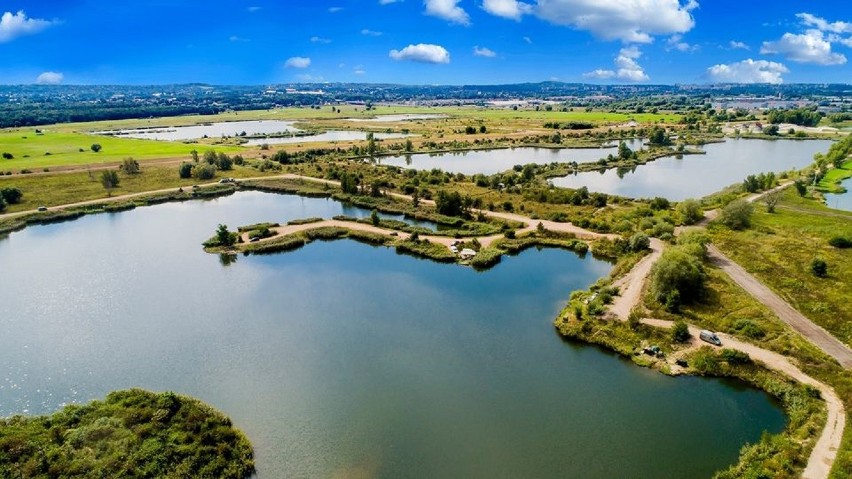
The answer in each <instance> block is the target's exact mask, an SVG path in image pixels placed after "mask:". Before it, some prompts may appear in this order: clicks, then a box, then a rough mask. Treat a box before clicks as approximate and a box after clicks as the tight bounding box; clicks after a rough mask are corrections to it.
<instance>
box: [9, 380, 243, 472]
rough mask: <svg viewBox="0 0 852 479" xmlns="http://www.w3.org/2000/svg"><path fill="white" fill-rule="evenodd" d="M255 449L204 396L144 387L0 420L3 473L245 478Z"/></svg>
mask: <svg viewBox="0 0 852 479" xmlns="http://www.w3.org/2000/svg"><path fill="white" fill-rule="evenodd" d="M253 473H254V458H253V452H252V447H251V445H250V443H249V441H248V439H246V437H245V436H244V435H243V434H242V433H241V432H240V431H238V430H237V429H235V428H234V427H233V425H232V424H231V421H230V419H228V418H227V417H225V416H224V415H222V414H221V413H220V412H218V411H216V410H214V409H212V408H210V407H209V406H206V405H204V404H203V403H201V402H200V401H198V400H195V399H191V398H188V397H185V396H180V395H177V394H173V393H168V392H167V393H160V394H157V393H152V392H147V391H142V390H139V389H132V390H128V391H117V392H113V393H110V394H109V395H108V396H107V397H106V399H105V400H103V401H94V402H92V403H90V404H87V405H85V406H78V405H71V406H67V407H65V408H64V409H62V410H60V411H58V412H57V413H55V414H53V415H51V416H41V417H23V416H13V417H11V418H7V419H0V477H8V478H13V477H14V478H17V477H27V478H51V479H63V478H89V477H127V478H155V477H165V478H179V477H216V478H235V479H242V478H245V477H249V476H251V475H252V474H253Z"/></svg>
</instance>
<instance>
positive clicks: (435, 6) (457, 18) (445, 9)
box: [423, 0, 470, 25]
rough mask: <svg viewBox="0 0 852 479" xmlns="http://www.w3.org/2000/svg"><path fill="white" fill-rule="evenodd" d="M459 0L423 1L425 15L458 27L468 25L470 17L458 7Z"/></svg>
mask: <svg viewBox="0 0 852 479" xmlns="http://www.w3.org/2000/svg"><path fill="white" fill-rule="evenodd" d="M460 1H461V0H423V4H424V5H425V6H426V14H427V15H432V16H433V17H438V18H443V19H444V20H449V21H451V22H453V23H458V24H460V25H470V15H468V14H467V12H466V11H464V9H463V8H461V7H460V6H458V3H459V2H460Z"/></svg>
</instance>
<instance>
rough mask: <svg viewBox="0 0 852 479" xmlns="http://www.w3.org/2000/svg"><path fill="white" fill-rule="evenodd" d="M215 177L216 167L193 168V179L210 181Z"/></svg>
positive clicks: (202, 166)
mask: <svg viewBox="0 0 852 479" xmlns="http://www.w3.org/2000/svg"><path fill="white" fill-rule="evenodd" d="M215 176H216V167H215V166H213V165H209V164H207V165H199V166H198V167H196V168H195V177H196V178H198V179H199V180H211V179H213V177H215Z"/></svg>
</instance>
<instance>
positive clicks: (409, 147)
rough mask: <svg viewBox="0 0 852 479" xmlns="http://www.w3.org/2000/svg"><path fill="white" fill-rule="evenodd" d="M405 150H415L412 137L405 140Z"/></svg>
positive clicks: (409, 151)
mask: <svg viewBox="0 0 852 479" xmlns="http://www.w3.org/2000/svg"><path fill="white" fill-rule="evenodd" d="M405 151H406V152H408V153H411V152H412V151H414V143H412V142H411V139H410V138H409V139H407V140H405Z"/></svg>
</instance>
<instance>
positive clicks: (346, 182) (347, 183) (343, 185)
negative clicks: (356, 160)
mask: <svg viewBox="0 0 852 479" xmlns="http://www.w3.org/2000/svg"><path fill="white" fill-rule="evenodd" d="M340 189H341V190H343V192H344V193H346V194H347V195H355V194H358V184H357V183H356V181H355V176H353V175H350V174H349V173H348V172H344V173H343V174H342V175H340Z"/></svg>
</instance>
